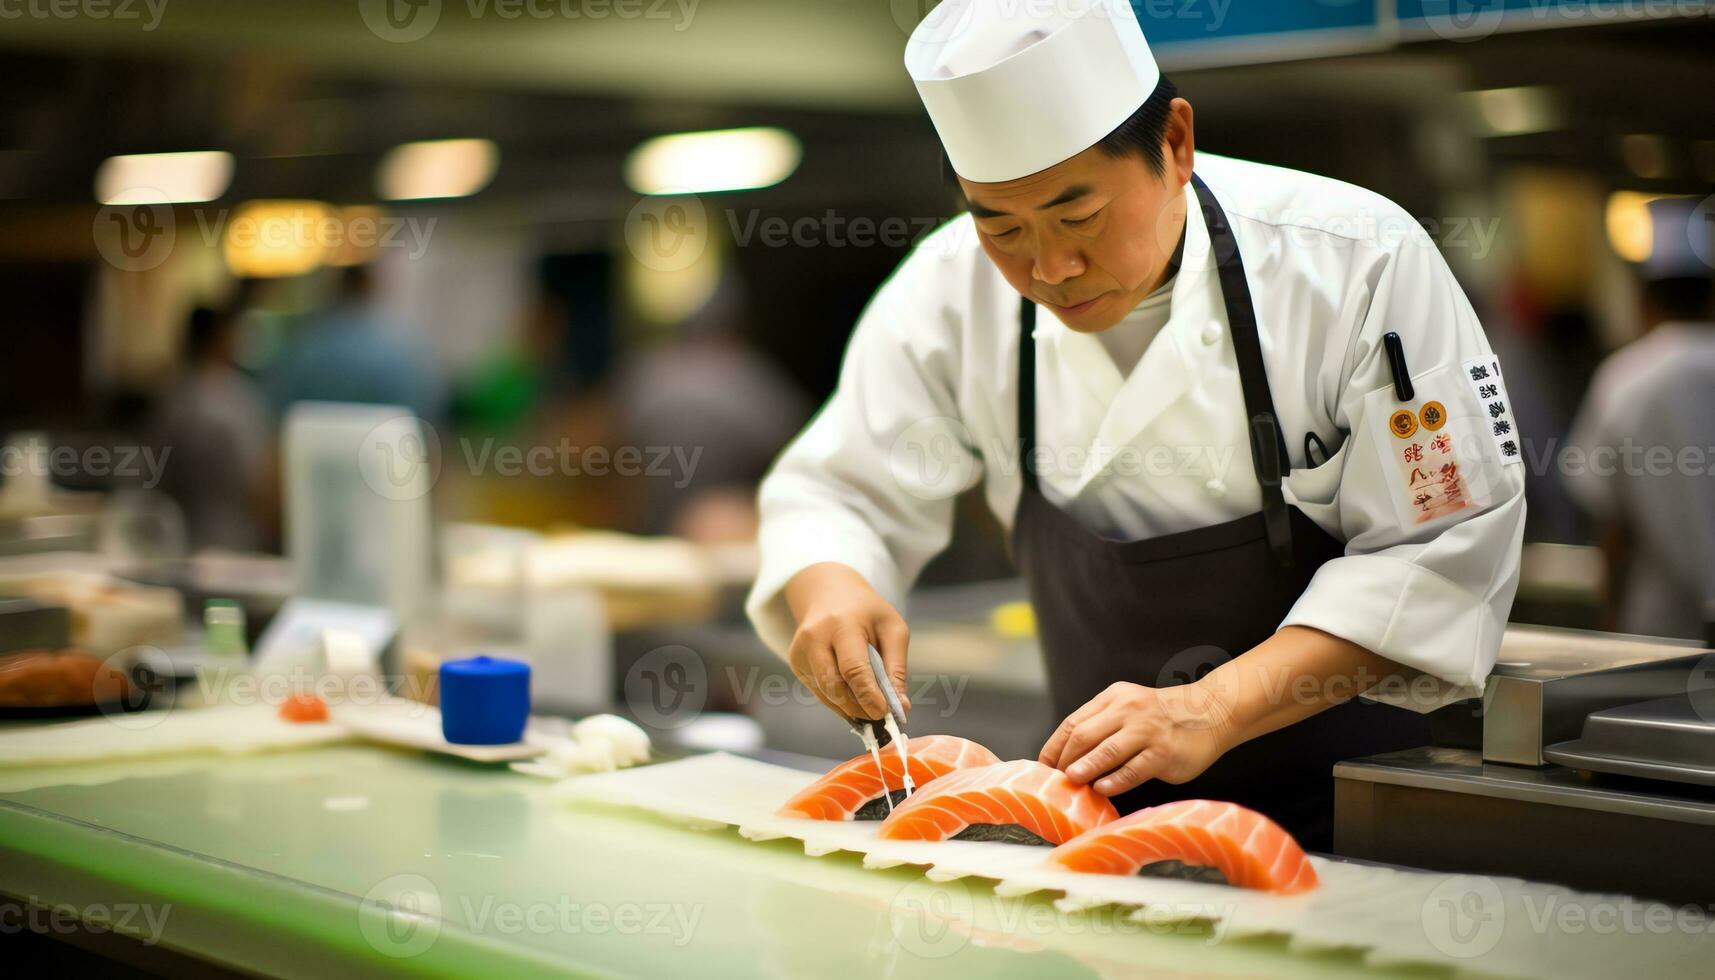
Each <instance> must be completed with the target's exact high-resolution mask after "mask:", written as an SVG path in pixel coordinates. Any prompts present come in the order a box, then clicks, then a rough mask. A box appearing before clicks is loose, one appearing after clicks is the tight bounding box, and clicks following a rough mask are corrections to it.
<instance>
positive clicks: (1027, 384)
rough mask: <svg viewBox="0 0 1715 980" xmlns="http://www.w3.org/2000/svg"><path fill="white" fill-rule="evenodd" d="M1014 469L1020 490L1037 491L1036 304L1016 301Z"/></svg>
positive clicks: (1021, 297)
mask: <svg viewBox="0 0 1715 980" xmlns="http://www.w3.org/2000/svg"><path fill="white" fill-rule="evenodd" d="M1018 323H1019V331H1018V467H1019V470H1020V472H1022V473H1023V475H1024V488H1025V489H1026V490H1038V489H1040V487H1038V486H1037V482H1036V465H1035V463H1034V462H1032V458H1033V457H1034V456H1035V455H1036V453H1035V449H1036V304H1035V303H1033V302H1031V301H1030V297H1028V296H1020V297H1019V298H1018Z"/></svg>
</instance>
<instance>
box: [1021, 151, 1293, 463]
mask: <svg viewBox="0 0 1715 980" xmlns="http://www.w3.org/2000/svg"><path fill="white" fill-rule="evenodd" d="M1217 197H1218V195H1217ZM1185 198H1186V201H1185V204H1186V211H1185V252H1184V257H1183V261H1182V262H1181V264H1180V267H1179V273H1178V276H1177V278H1176V279H1175V280H1174V284H1173V305H1172V309H1171V312H1170V314H1169V317H1168V321H1167V325H1166V326H1164V327H1162V328H1161V333H1160V334H1158V335H1157V336H1156V338H1155V339H1154V340H1153V341H1152V342H1151V343H1150V345H1149V348H1148V349H1147V350H1146V351H1144V354H1143V359H1142V360H1141V361H1139V362H1138V363H1137V365H1136V366H1135V367H1133V368H1132V370H1131V373H1130V374H1129V375H1121V374H1120V371H1119V368H1118V367H1116V366H1115V365H1114V362H1113V358H1112V357H1110V356H1109V355H1108V353H1107V351H1106V350H1105V349H1103V347H1102V344H1101V341H1099V340H1097V339H1096V338H1095V337H1093V336H1089V335H1086V334H1081V333H1078V332H1077V331H1075V330H1070V329H1068V328H1067V327H1066V326H1065V325H1064V324H1062V323H1061V322H1060V321H1059V319H1058V318H1057V317H1055V316H1054V315H1053V313H1052V312H1049V313H1048V314H1047V315H1045V316H1038V317H1037V318H1036V337H1037V338H1039V339H1041V340H1043V341H1044V342H1045V343H1046V344H1047V347H1048V351H1049V352H1050V353H1051V356H1052V358H1053V360H1052V363H1054V364H1055V365H1056V367H1057V368H1058V369H1059V370H1061V371H1064V372H1067V373H1069V374H1071V375H1075V376H1076V377H1077V379H1078V383H1079V384H1081V385H1082V387H1083V388H1084V390H1085V391H1086V392H1088V394H1089V395H1090V397H1091V398H1092V399H1094V402H1095V404H1096V405H1099V406H1106V408H1105V410H1104V411H1101V412H1100V413H1099V415H1100V419H1099V423H1097V420H1096V419H1095V418H1091V419H1090V420H1089V421H1090V422H1091V423H1096V424H1094V425H1093V427H1092V428H1090V429H1089V430H1088V431H1084V432H1080V433H1078V439H1077V441H1078V442H1079V443H1080V444H1082V445H1086V446H1093V447H1104V448H1109V449H1113V450H1119V449H1123V448H1125V447H1127V446H1129V445H1130V444H1131V443H1132V441H1133V440H1135V439H1136V438H1137V437H1138V436H1139V435H1140V434H1141V433H1142V432H1143V430H1144V429H1145V428H1147V427H1148V426H1149V425H1150V424H1151V423H1152V422H1154V421H1156V420H1157V419H1158V418H1159V417H1160V416H1161V415H1162V413H1164V412H1166V411H1167V410H1168V409H1169V408H1171V407H1173V406H1174V404H1175V403H1177V402H1178V401H1179V400H1180V399H1181V398H1183V397H1185V396H1186V394H1188V393H1190V392H1192V391H1193V390H1195V389H1198V388H1202V389H1206V390H1210V391H1216V392H1221V393H1226V392H1227V390H1228V389H1229V388H1230V389H1231V391H1232V392H1233V393H1235V394H1236V393H1237V392H1238V388H1237V380H1236V379H1237V372H1238V365H1237V361H1236V360H1235V358H1234V356H1233V351H1232V344H1231V342H1230V340H1229V337H1230V334H1229V331H1228V329H1227V315H1226V309H1225V306H1224V304H1223V302H1222V294H1221V285H1220V277H1219V276H1218V275H1217V274H1216V263H1215V256H1214V255H1213V254H1212V252H1211V249H1210V246H1209V228H1208V224H1207V223H1206V222H1205V221H1204V219H1203V209H1202V207H1201V206H1199V204H1198V201H1197V198H1196V193H1195V191H1194V190H1193V188H1192V187H1191V185H1190V183H1189V182H1187V184H1186V185H1185ZM1224 203H1225V202H1223V204H1224ZM1230 213H1231V212H1230V211H1229V214H1230ZM1256 289H1257V286H1256V282H1255V279H1254V277H1253V278H1252V290H1253V292H1254V291H1256ZM1258 299H1259V302H1258V306H1259V307H1260V306H1261V305H1262V303H1261V299H1262V297H1260V296H1259V297H1258ZM1259 314H1260V310H1259ZM1228 375H1231V377H1227V376H1228ZM1226 382H1231V384H1227V383H1226ZM1233 410H1234V411H1235V412H1237V413H1238V415H1239V416H1240V418H1241V422H1242V416H1243V414H1244V412H1243V406H1242V405H1238V406H1235V407H1234V409H1233ZM1238 430H1239V431H1240V433H1241V438H1242V433H1243V425H1242V424H1241V425H1239V426H1238ZM1113 458H1114V457H1113V455H1112V454H1111V453H1110V454H1107V455H1101V454H1091V455H1090V456H1088V457H1087V463H1086V465H1085V467H1084V470H1083V472H1082V473H1081V474H1080V476H1079V478H1078V482H1077V485H1076V487H1075V488H1074V489H1073V491H1072V494H1073V496H1076V495H1078V494H1079V493H1082V492H1083V490H1084V488H1085V487H1087V486H1088V485H1089V483H1090V481H1091V480H1093V479H1095V478H1096V477H1097V476H1098V475H1100V473H1101V472H1102V471H1103V470H1105V469H1107V467H1108V466H1109V465H1111V464H1112V462H1113Z"/></svg>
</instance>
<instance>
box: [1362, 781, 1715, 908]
mask: <svg viewBox="0 0 1715 980" xmlns="http://www.w3.org/2000/svg"><path fill="white" fill-rule="evenodd" d="M1711 840H1715V791H1711V790H1709V789H1707V788H1705V787H1701V786H1691V785H1684V784H1673V783H1653V782H1643V781H1639V780H1611V779H1606V778H1600V777H1592V776H1589V775H1587V774H1583V773H1579V772H1576V771H1574V770H1571V769H1566V768H1562V767H1560V766H1552V765H1551V766H1546V767H1542V768H1525V767H1522V766H1509V765H1498V764H1495V763H1486V762H1484V761H1483V760H1482V759H1481V758H1479V757H1478V755H1477V753H1476V752H1473V751H1471V750H1468V749H1437V748H1422V749H1410V750H1407V751H1405V752H1393V753H1388V754H1386V755H1377V756H1371V757H1369V758H1366V759H1357V760H1353V761H1351V762H1342V763H1340V764H1339V765H1337V766H1335V767H1334V851H1335V853H1337V854H1339V855H1341V856H1343V857H1352V858H1362V859H1365V860H1370V861H1384V862H1388V863H1392V864H1402V865H1409V866H1412V867H1418V868H1430V869H1433V870H1436V871H1450V872H1458V873H1469V874H1485V875H1503V876H1509V877H1511V876H1516V877H1523V878H1531V879H1535V880H1538V881H1551V882H1556V883H1558V884H1563V885H1567V886H1570V887H1573V888H1580V889H1586V890H1590V891H1603V892H1617V893H1620V894H1626V895H1634V896H1637V897H1640V898H1654V899H1659V900H1661V901H1666V902H1686V903H1693V904H1697V905H1702V906H1705V907H1707V906H1708V905H1710V904H1712V903H1715V848H1712V847H1710V846H1709V844H1710V841H1711Z"/></svg>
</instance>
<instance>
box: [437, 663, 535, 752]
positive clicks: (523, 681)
mask: <svg viewBox="0 0 1715 980" xmlns="http://www.w3.org/2000/svg"><path fill="white" fill-rule="evenodd" d="M529 719H530V665H529V664H527V663H523V662H522V661H518V660H501V659H499V658H497V657H471V658H470V659H468V660H448V661H446V662H445V663H443V664H441V734H442V735H443V736H445V737H446V740H447V741H449V742H451V743H453V744H454V745H509V744H511V743H513V742H517V741H519V740H521V739H523V738H524V724H525V722H527V721H528V720H529Z"/></svg>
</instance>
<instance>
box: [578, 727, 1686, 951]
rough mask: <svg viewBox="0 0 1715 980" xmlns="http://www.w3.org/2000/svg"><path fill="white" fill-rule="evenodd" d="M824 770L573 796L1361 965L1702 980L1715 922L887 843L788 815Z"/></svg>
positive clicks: (1365, 876)
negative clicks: (1263, 883)
mask: <svg viewBox="0 0 1715 980" xmlns="http://www.w3.org/2000/svg"><path fill="white" fill-rule="evenodd" d="M815 779H816V774H814V773H806V772H801V771H799V770H796V769H788V768H786V767H783V766H776V765H770V764H768V763H764V762H757V761H754V760H751V759H744V758H739V757H737V756H731V755H727V754H725V753H713V754H709V755H700V756H694V757H691V758H688V759H682V760H679V761H676V762H669V763H663V764H660V765H654V766H645V767H642V768H638V769H630V770H624V771H620V772H612V773H601V774H597V775H590V776H577V777H573V778H570V779H567V780H565V781H563V782H562V783H560V784H559V785H558V786H557V787H556V788H555V792H556V794H557V795H558V796H559V797H560V798H561V799H562V800H564V801H566V802H568V803H602V804H609V805H618V806H629V807H636V808H640V809H643V810H647V811H650V812H652V813H655V814H658V815H660V816H664V817H668V818H671V819H676V820H681V821H684V822H686V823H689V824H692V825H695V826H699V827H705V828H707V827H718V826H722V825H730V826H734V827H736V828H737V829H738V832H739V833H740V834H741V835H743V836H744V837H746V838H749V839H751V840H769V839H777V838H792V839H795V840H799V841H802V842H803V844H804V851H805V853H806V854H809V855H812V856H820V855H823V854H830V853H833V852H836V851H851V852H855V853H859V854H862V855H863V864H864V867H866V868H887V867H895V866H898V865H916V866H922V867H923V868H924V869H925V873H926V874H927V876H928V877H929V878H930V879H932V880H938V881H945V880H952V879H956V878H965V877H974V878H984V879H988V880H991V881H993V882H994V883H995V886H994V887H995V891H996V893H997V894H1000V895H1003V896H1017V895H1028V894H1030V893H1033V892H1039V891H1048V892H1058V893H1061V894H1062V895H1063V896H1064V897H1063V898H1061V899H1060V901H1059V904H1060V905H1061V906H1062V907H1063V908H1066V909H1080V908H1094V907H1098V906H1108V905H1117V906H1125V907H1130V908H1132V909H1133V912H1132V913H1131V914H1132V916H1133V917H1134V918H1138V919H1140V920H1148V921H1150V922H1155V923H1167V922H1173V921H1192V920H1202V921H1208V922H1216V923H1219V924H1220V926H1221V934H1222V935H1223V936H1224V937H1225V938H1226V939H1229V940H1230V939H1235V938H1243V937H1246V936H1256V935H1266V934H1275V935H1286V936H1288V937H1289V942H1290V945H1291V947H1292V948H1294V949H1302V950H1307V951H1308V950H1323V949H1331V948H1350V949H1357V950H1360V951H1361V952H1362V954H1363V956H1364V958H1365V961H1366V962H1369V963H1372V964H1375V965H1378V966H1382V965H1408V964H1434V965H1440V966H1448V967H1454V968H1456V969H1459V970H1464V971H1470V972H1476V973H1483V974H1492V975H1497V976H1520V977H1543V976H1552V977H1593V978H1604V980H1606V978H1610V977H1615V976H1640V977H1644V976H1647V977H1679V976H1706V975H1708V973H1707V971H1708V970H1709V969H1710V964H1711V963H1715V937H1712V935H1711V933H1712V931H1715V922H1712V921H1710V920H1709V919H1708V918H1707V917H1706V916H1704V915H1703V914H1702V912H1701V911H1699V910H1690V909H1680V908H1673V907H1670V906H1664V905H1661V904H1659V903H1653V902H1644V901H1639V900H1637V899H1632V898H1628V897H1625V896H1620V895H1599V894H1591V893H1584V892H1576V891H1573V890H1571V889H1567V888H1562V887H1559V886H1555V885H1547V884H1541V883H1536V882H1528V881H1524V880H1521V879H1517V878H1499V877H1488V876H1477V875H1448V874H1438V873H1427V872H1410V871H1399V870H1394V869H1391V868H1378V867H1373V866H1369V865H1361V864H1352V863H1348V862H1343V861H1337V860H1329V859H1326V858H1319V857H1312V858H1311V860H1312V861H1313V862H1314V864H1315V866H1316V873H1317V875H1318V876H1319V877H1320V878H1321V884H1320V885H1319V886H1318V887H1317V888H1316V889H1315V890H1313V891H1311V892H1308V893H1306V894H1303V895H1294V896H1280V895H1271V894H1268V893H1265V892H1257V891H1249V890H1245V889H1239V888H1230V887H1226V886H1222V885H1207V884H1200V883H1197V882H1188V881H1174V880H1168V879H1159V878H1145V877H1135V876H1120V875H1093V874H1080V873H1077V872H1070V871H1060V870H1054V869H1051V868H1049V867H1046V866H1045V865H1044V861H1043V857H1044V855H1045V854H1046V849H1044V848H1037V847H1024V846H1020V845H1015V844H1002V843H989V842H976V841H939V842H928V841H883V840H881V839H879V838H878V837H877V836H876V833H877V826H878V825H877V824H876V823H874V822H830V821H817V820H806V819H802V818H797V817H782V816H778V815H777V814H776V812H775V811H777V810H778V809H779V807H780V806H781V804H783V803H784V802H785V801H786V800H787V799H788V798H789V797H790V796H791V795H792V794H794V793H796V792H797V791H799V790H800V789H802V788H804V787H805V786H806V785H808V784H809V783H810V782H812V781H814V780H815Z"/></svg>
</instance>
